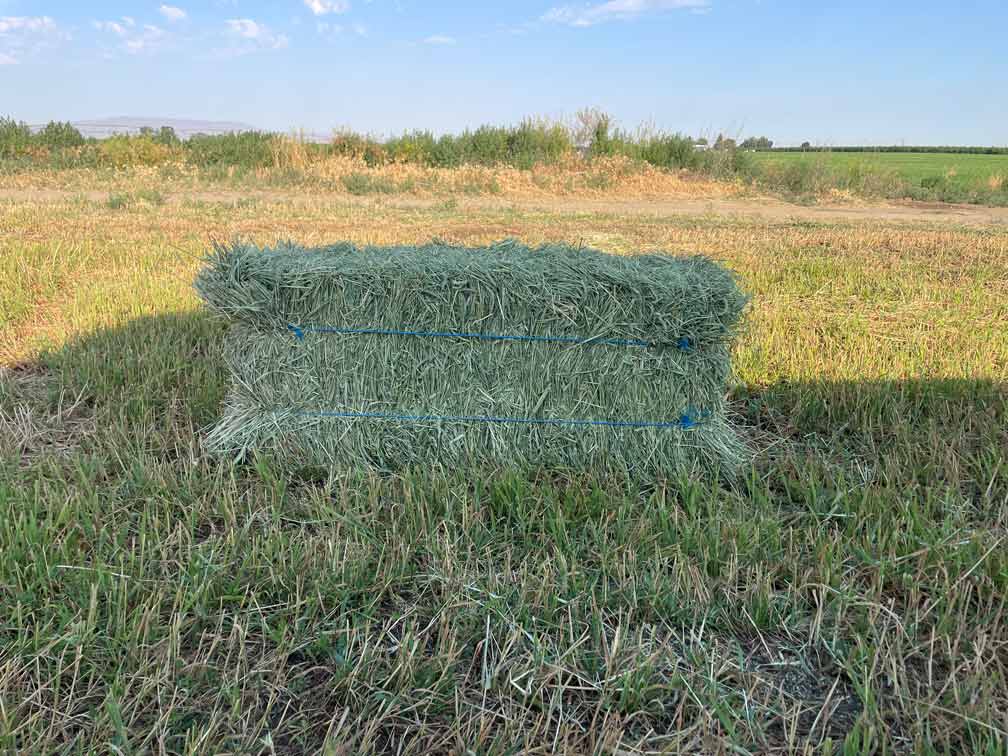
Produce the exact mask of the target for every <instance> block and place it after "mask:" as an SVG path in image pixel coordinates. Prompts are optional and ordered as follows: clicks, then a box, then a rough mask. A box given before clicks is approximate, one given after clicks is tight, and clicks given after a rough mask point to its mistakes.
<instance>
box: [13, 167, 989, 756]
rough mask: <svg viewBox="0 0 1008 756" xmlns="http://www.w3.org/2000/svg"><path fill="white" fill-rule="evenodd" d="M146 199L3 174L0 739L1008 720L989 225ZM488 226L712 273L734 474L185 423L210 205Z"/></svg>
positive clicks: (756, 731)
mask: <svg viewBox="0 0 1008 756" xmlns="http://www.w3.org/2000/svg"><path fill="white" fill-rule="evenodd" d="M106 189H107V187H106ZM172 211H173V212H172V216H171V217H170V218H169V217H166V214H164V213H120V212H117V211H114V210H112V209H110V208H108V207H106V206H105V205H104V204H103V203H97V202H89V203H72V202H47V203H38V204H29V203H16V202H9V203H2V204H0V228H3V229H17V230H18V234H17V237H16V238H15V235H13V234H6V235H0V303H2V306H4V307H9V303H10V302H15V303H17V302H22V301H23V297H22V294H21V292H22V290H40V291H43V292H46V294H45V296H44V297H43V298H44V299H45V301H46V302H47V303H48V307H49V310H48V311H47V312H46V315H45V317H44V318H42V317H39V318H37V319H36V320H37V323H38V325H39V327H42V328H48V329H49V331H48V332H47V337H46V339H45V340H44V341H43V342H39V341H38V340H36V337H35V335H33V333H32V332H29V331H28V330H26V329H25V328H24V327H23V324H24V323H25V322H26V321H25V320H24V319H23V317H22V316H21V315H18V316H16V318H15V319H13V320H12V319H11V318H10V316H9V315H7V314H6V313H9V312H13V311H14V310H15V309H16V308H17V307H20V309H18V310H17V311H18V312H21V313H22V314H23V313H24V312H26V311H27V310H26V309H25V307H24V306H23V305H21V306H18V305H15V307H14V308H10V309H9V310H6V311H5V317H6V318H7V319H6V321H5V326H8V327H7V328H6V330H5V334H6V335H7V338H11V337H13V339H14V342H13V344H14V347H15V349H16V351H18V353H19V354H21V355H22V356H20V357H19V358H18V364H17V365H14V364H11V363H10V362H7V363H5V364H4V365H3V366H2V368H3V369H2V370H0V450H2V451H0V552H2V553H3V555H4V559H3V560H0V602H2V605H3V607H4V611H3V612H2V613H0V750H3V751H10V752H28V753H32V752H35V753H52V752H76V753H88V752H106V751H109V750H114V751H118V752H123V753H126V752H146V751H155V750H164V751H165V752H232V753H233V752H237V753H249V752H263V751H266V752H272V751H276V752H326V751H327V750H328V752H337V753H338V752H344V753H370V752H396V751H398V752H403V753H438V752H450V751H452V750H459V751H463V750H465V749H470V750H471V751H473V752H476V753H501V752H511V753H537V752H538V753H550V752H557V751H563V750H566V751H567V752H571V753H605V752H612V751H616V750H622V751H627V752H631V751H651V752H666V753H675V752H684V751H689V750H691V749H692V750H696V749H697V748H701V749H702V750H704V751H710V752H726V753H727V752H749V753H774V752H776V753H802V752H809V753H816V752H822V753H837V754H839V753H896V752H909V753H982V754H997V753H1003V752H1004V749H1005V747H1006V745H1008V734H1006V731H1005V730H1006V724H1005V721H1004V712H1005V711H1006V710H1008V677H1006V669H1008V662H1006V659H1005V648H1006V647H1008V624H1006V620H1005V616H1004V612H1003V611H1002V606H1003V605H1004V603H1005V601H1006V596H1008V549H1006V540H1005V538H1006V534H1005V528H1004V523H1005V522H1008V456H1006V449H1008V431H1006V428H1008V388H1006V383H1008V375H1006V372H1005V366H1006V365H1008V328H1006V326H1005V323H1008V311H1006V309H1005V308H1006V305H1005V297H1004V292H1003V291H1002V289H1001V286H1002V282H1003V281H1004V280H1006V278H1008V233H1006V232H1005V231H1004V230H1002V229H999V228H993V227H992V228H989V229H982V230H968V229H963V228H956V227H950V226H927V225H918V226H909V225H908V226H900V225H886V224H883V223H873V222H868V221H863V220H859V221H857V222H853V223H841V224H819V223H796V222H790V221H786V222H784V221H782V222H777V221H772V220H766V219H759V220H751V221H747V220H740V219H726V218H710V217H704V218H688V217H680V218H661V217H649V218H646V219H645V218H642V216H639V215H633V216H620V215H615V214H608V215H594V214H589V213H579V214H574V213H565V212H555V213H551V212H547V211H543V210H537V211H530V212H521V211H519V210H514V209H509V210H500V211H487V210H473V209H472V208H458V207H455V206H453V205H450V204H444V205H442V206H439V207H437V208H434V209H418V208H393V207H387V206H382V205H381V204H380V203H374V206H373V207H372V206H369V207H367V208H361V207H360V206H359V205H356V204H353V203H338V204H331V205H330V204H326V205H323V204H321V203H301V204H298V203H293V202H290V201H286V200H284V201H274V202H270V201H269V200H267V199H265V198H262V199H260V200H259V201H258V202H257V203H256V204H255V205H254V206H247V205H238V204H235V203H229V202H220V203H212V202H210V201H205V202H203V203H200V204H197V203H180V204H178V205H173V206H172ZM365 211H366V212H365ZM362 214H366V216H367V223H362V222H361V217H362ZM501 228H506V229H507V230H508V233H510V234H511V235H513V236H516V237H519V238H522V239H524V240H526V241H528V242H530V243H537V242H540V241H542V240H545V239H558V238H566V239H572V240H574V239H577V238H579V236H585V237H588V238H592V236H597V237H598V238H602V237H605V238H611V239H612V238H618V239H621V240H623V241H621V246H623V245H625V246H626V247H627V248H630V249H651V250H653V249H661V248H668V247H670V246H675V247H676V248H683V249H705V250H709V251H710V253H711V254H712V255H713V256H715V257H717V258H718V259H720V260H721V261H722V262H724V263H725V264H727V265H729V266H730V267H731V268H733V269H734V270H736V271H737V272H738V273H739V274H740V275H741V277H742V280H743V281H744V283H745V286H746V288H747V290H749V291H750V292H751V293H752V294H753V301H754V306H753V311H752V316H751V319H752V323H751V326H750V328H749V329H748V331H747V332H746V333H745V336H744V337H743V338H742V340H741V342H740V344H739V346H738V348H737V350H736V354H735V368H736V373H737V380H736V382H735V384H734V385H733V388H732V390H731V393H730V395H729V399H730V402H731V406H732V407H733V408H734V410H735V411H736V412H737V413H738V416H739V421H740V423H741V424H742V425H743V426H744V427H745V428H746V432H747V433H748V434H749V435H750V436H751V439H752V441H753V443H754V444H755V445H756V447H757V448H758V449H759V454H758V455H757V457H756V459H755V461H754V462H753V464H752V466H751V469H748V470H747V472H746V474H745V475H744V476H743V477H742V479H741V480H740V481H739V482H738V483H736V484H735V485H728V484H726V483H724V482H721V483H718V482H697V481H690V480H680V479H678V478H673V479H671V480H667V481H665V482H664V483H663V484H662V485H658V486H654V485H652V486H647V487H634V486H629V485H626V484H624V483H620V482H618V481H615V480H613V479H609V478H606V477H600V476H590V475H587V474H572V475H567V476H555V475H545V474H543V475H522V476H515V475H508V474H501V473H492V472H491V473H488V474H483V475H479V476H476V475H472V474H471V473H470V472H469V471H467V470H466V469H459V470H455V471H449V472H445V473H434V472H431V471H430V470H424V469H414V470H410V471H407V472H405V473H404V474H402V475H398V476H380V475H360V474H352V473H348V472H346V471H343V470H335V471H332V472H330V471H324V470H323V471H320V470H307V471H304V473H303V474H300V475H293V474H290V473H288V472H285V470H284V468H282V467H280V466H278V465H277V464H275V462H274V461H273V460H271V459H270V458H268V457H264V456H261V457H258V458H253V459H252V460H250V462H249V463H248V464H244V465H232V464H229V463H227V462H222V461H220V460H218V459H216V458H215V457H213V456H211V455H209V454H208V453H207V452H206V449H205V448H204V445H203V438H204V434H205V428H206V427H207V426H208V425H210V424H211V423H213V422H214V420H215V419H216V418H217V417H218V413H219V410H220V405H221V401H222V400H223V397H224V394H225V390H226V370H225V367H224V365H223V363H222V360H221V356H220V345H221V339H222V337H223V330H224V329H223V326H222V323H220V322H219V321H218V320H216V319H214V318H212V317H211V316H209V315H208V314H206V313H204V312H202V311H200V310H199V309H197V306H196V302H195V299H194V297H193V295H192V293H191V290H190V281H191V278H192V275H193V274H194V272H195V270H196V269H197V266H198V263H197V261H196V260H195V259H193V257H194V256H195V255H197V254H198V253H199V251H200V250H201V247H202V244H203V239H204V238H205V237H206V236H208V235H213V236H217V237H224V238H226V236H227V234H228V233H233V232H234V231H235V230H236V229H238V230H240V231H242V232H243V233H245V234H248V235H249V236H252V237H254V238H255V240H256V241H257V243H266V242H267V241H269V242H275V241H276V239H277V238H287V237H291V236H293V237H295V238H305V237H308V236H310V235H312V234H315V235H316V237H315V238H319V237H321V236H322V235H323V234H325V235H326V236H329V237H331V236H334V235H337V234H339V235H343V234H352V235H353V236H354V240H355V241H357V242H359V243H364V242H368V243H392V242H397V243H410V244H415V243H418V242H419V241H421V240H428V239H430V238H431V237H432V236H435V235H440V234H445V235H447V234H451V235H452V236H453V238H457V239H458V240H459V241H462V242H467V243H476V242H478V241H480V240H481V239H482V235H486V234H489V233H490V231H487V229H491V230H492V231H493V232H494V233H499V232H498V229H501ZM320 229H322V230H320ZM29 238H30V239H31V241H28V239H29ZM81 240H86V241H81ZM483 241H484V242H485V241H486V240H485V239H483ZM23 270H27V271H28V272H27V273H22V272H21V271H23ZM54 293H58V294H59V296H54ZM32 307H34V305H32ZM31 311H32V312H34V311H35V310H34V309H32V310H31ZM32 322H33V323H34V322H36V321H35V320H33V321H32ZM11 324H13V327H10V326H11ZM26 350H27V354H24V352H25V351H26ZM61 397H63V398H62V399H61ZM78 397H79V402H78Z"/></svg>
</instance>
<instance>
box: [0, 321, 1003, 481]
mask: <svg viewBox="0 0 1008 756" xmlns="http://www.w3.org/2000/svg"><path fill="white" fill-rule="evenodd" d="M226 328H227V325H226V323H224V322H222V321H220V320H218V319H216V318H214V317H212V316H211V315H210V314H208V313H206V312H205V311H201V310H193V311H189V312H181V313H169V314H161V315H151V316H143V317H138V318H134V319H132V320H129V321H128V322H126V323H124V324H122V325H118V326H114V327H109V328H101V329H98V330H95V331H92V332H90V333H86V334H84V335H82V336H80V337H77V338H73V339H70V340H69V341H68V342H67V343H65V344H64V345H63V346H62V347H61V348H59V349H55V350H50V351H47V352H44V353H43V354H41V355H40V356H39V358H38V359H37V360H36V361H34V362H32V363H30V364H25V365H19V366H7V369H6V371H5V375H6V377H4V375H0V411H6V412H7V413H8V414H9V413H10V412H11V411H12V408H13V407H14V406H15V404H17V403H18V402H22V403H24V402H26V401H27V402H28V403H29V404H30V405H31V406H32V407H34V408H35V409H36V410H38V411H48V412H50V413H51V412H53V411H54V410H56V409H57V408H58V406H59V397H60V396H63V397H66V396H73V397H79V402H78V404H77V405H76V406H77V408H78V411H86V412H88V413H89V414H90V415H92V416H94V417H95V418H97V423H96V425H95V427H94V429H93V430H91V431H89V433H94V434H98V435H101V434H103V433H114V434H115V436H116V437H117V438H118V439H120V440H128V439H133V440H134V441H135V442H136V443H137V444H138V445H142V446H144V448H148V449H154V450H158V449H160V450H164V451H170V450H171V449H172V448H173V447H176V446H178V445H179V444H183V445H187V446H192V445H193V444H198V443H199V441H200V439H201V437H202V432H203V430H204V429H206V428H207V427H209V426H211V425H212V424H213V423H214V422H215V421H216V419H217V417H218V415H219V409H220V405H221V402H222V400H223V398H224V395H225V393H226V391H227V388H228V376H227V373H226V370H225V367H224V365H223V363H222V361H221V357H220V349H219V347H220V343H221V341H222V340H223V338H224V335H225V332H226ZM19 372H20V373H22V374H31V375H33V376H42V377H44V379H45V380H44V381H42V383H41V384H40V385H41V386H42V388H41V389H38V388H36V390H34V392H33V394H32V396H31V397H29V398H27V399H26V398H25V397H23V396H22V397H20V398H18V397H17V396H15V392H13V390H12V389H11V386H12V384H11V379H10V376H11V375H15V374H17V373H19ZM732 408H733V410H734V411H735V413H736V415H737V418H738V419H739V421H740V423H741V424H742V426H743V428H744V431H745V433H746V435H747V436H748V437H749V438H750V440H751V443H752V446H753V447H754V450H755V452H756V458H755V462H754V464H755V466H756V468H757V469H758V470H759V471H760V472H762V473H766V472H767V471H768V470H772V469H773V468H774V467H775V466H777V465H781V464H784V463H785V461H786V462H787V464H788V465H793V464H795V460H800V459H802V458H805V457H807V456H809V455H813V456H815V457H816V458H818V459H821V460H827V461H829V462H831V463H833V464H837V465H842V466H849V465H850V464H852V463H857V462H858V460H867V461H868V462H872V463H873V464H874V463H877V461H878V460H880V459H881V460H883V461H887V462H886V463H887V465H888V468H889V472H890V473H892V472H893V470H894V469H895V470H897V471H898V468H899V467H900V466H904V467H905V468H906V469H905V470H904V474H905V475H906V477H907V479H908V480H909V479H913V480H916V481H918V482H920V481H921V475H923V476H924V481H932V482H935V483H941V484H955V485H960V484H962V483H963V481H965V480H968V479H969V478H970V477H972V478H973V479H974V480H976V481H984V480H986V481H990V480H991V474H992V473H994V472H996V471H997V470H999V469H1000V467H1001V466H1004V465H1005V464H1006V462H1005V460H1006V454H1008V451H1006V450H1008V384H1006V383H1004V382H1000V381H994V380H987V379H959V378H921V379H906V380H851V381H835V380H823V381H814V380H813V381H801V382H797V381H780V382H777V383H774V384H770V385H767V386H762V387H750V388H744V389H741V390H736V392H735V393H734V395H733V396H732ZM953 460H954V461H955V464H952V462H951V461H953ZM985 475H986V476H987V477H986V478H984V476H985ZM538 480H540V481H548V482H549V483H550V484H551V485H557V484H561V485H562V484H563V482H564V481H563V478H562V477H561V478H556V477H555V476H551V475H546V476H543V475H540V476H539V477H538ZM568 482H569V483H572V482H573V481H568ZM978 485H980V483H979V482H978Z"/></svg>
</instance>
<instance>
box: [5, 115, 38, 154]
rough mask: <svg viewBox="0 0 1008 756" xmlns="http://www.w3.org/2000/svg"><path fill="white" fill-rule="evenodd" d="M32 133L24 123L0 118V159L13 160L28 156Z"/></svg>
mask: <svg viewBox="0 0 1008 756" xmlns="http://www.w3.org/2000/svg"><path fill="white" fill-rule="evenodd" d="M31 146H32V133H31V129H30V128H28V124H27V123H25V122H24V121H15V120H14V119H13V118H0V157H2V158H15V157H20V156H22V155H26V154H28V152H29V150H30V148H31Z"/></svg>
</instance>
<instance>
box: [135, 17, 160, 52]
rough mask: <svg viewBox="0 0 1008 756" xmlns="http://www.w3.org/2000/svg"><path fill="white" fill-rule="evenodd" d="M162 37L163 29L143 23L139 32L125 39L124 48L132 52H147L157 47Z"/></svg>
mask: <svg viewBox="0 0 1008 756" xmlns="http://www.w3.org/2000/svg"><path fill="white" fill-rule="evenodd" d="M164 37H165V32H164V29H159V28H158V27H156V26H151V25H150V24H145V25H144V28H143V31H142V32H141V33H140V34H138V35H136V36H134V37H131V38H130V39H128V40H126V50H127V51H129V52H131V53H133V54H136V53H140V52H148V51H150V50H152V49H154V48H156V47H158V46H159V45H160V43H161V42H162V41H163V40H164Z"/></svg>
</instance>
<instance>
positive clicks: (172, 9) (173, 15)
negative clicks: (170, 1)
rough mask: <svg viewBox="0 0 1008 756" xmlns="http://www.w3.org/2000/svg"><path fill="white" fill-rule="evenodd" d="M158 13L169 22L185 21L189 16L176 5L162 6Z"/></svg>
mask: <svg viewBox="0 0 1008 756" xmlns="http://www.w3.org/2000/svg"><path fill="white" fill-rule="evenodd" d="M158 11H159V12H160V13H161V15H162V16H164V17H165V18H167V19H168V20H169V21H184V20H185V19H186V18H188V16H189V14H188V13H186V12H185V11H184V10H182V9H181V8H177V7H176V6H174V5H162V6H161V7H160V8H158Z"/></svg>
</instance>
